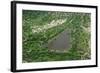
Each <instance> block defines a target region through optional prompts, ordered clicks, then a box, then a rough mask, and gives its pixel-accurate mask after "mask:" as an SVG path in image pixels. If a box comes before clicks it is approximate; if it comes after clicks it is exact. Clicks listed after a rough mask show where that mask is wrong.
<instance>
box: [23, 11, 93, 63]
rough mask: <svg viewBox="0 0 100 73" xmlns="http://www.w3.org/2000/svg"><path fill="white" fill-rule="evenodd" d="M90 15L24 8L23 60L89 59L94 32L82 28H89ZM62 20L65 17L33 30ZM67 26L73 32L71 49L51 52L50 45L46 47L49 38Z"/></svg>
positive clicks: (71, 33)
mask: <svg viewBox="0 0 100 73" xmlns="http://www.w3.org/2000/svg"><path fill="white" fill-rule="evenodd" d="M90 17H91V14H89V13H74V12H53V11H32V10H23V19H22V29H23V31H22V34H23V36H22V39H23V41H22V43H23V62H39V61H58V60H83V59H90V58H91V53H90V52H91V50H90V46H89V43H90V35H91V34H90V32H87V31H85V30H84V29H83V28H82V27H84V28H85V29H87V28H89V27H90V22H91V21H90ZM59 19H66V21H65V22H64V23H63V24H61V25H58V26H56V27H52V28H49V29H47V30H46V31H41V32H39V33H33V32H32V29H33V28H34V27H35V26H44V25H47V24H49V23H50V22H52V21H53V20H55V21H56V20H59ZM65 29H68V30H69V31H70V36H71V38H70V40H71V42H70V44H71V47H70V49H69V51H67V52H66V53H56V52H50V51H49V50H48V48H46V47H44V46H45V44H47V43H48V41H49V40H51V39H52V38H53V37H55V36H56V35H58V34H60V33H61V32H62V31H64V30H65Z"/></svg>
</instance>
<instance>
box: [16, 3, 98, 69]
mask: <svg viewBox="0 0 100 73" xmlns="http://www.w3.org/2000/svg"><path fill="white" fill-rule="evenodd" d="M23 9H24V10H43V11H63V12H86V13H91V60H77V61H56V62H33V63H22V10H23ZM16 13H17V15H16V16H17V21H16V25H17V47H16V49H17V50H16V52H17V57H16V62H17V70H22V69H38V68H52V67H72V66H85V65H95V63H96V62H95V58H96V48H95V47H96V44H95V38H96V36H95V34H96V33H95V31H96V29H95V28H96V26H95V25H96V24H95V23H96V21H95V18H96V16H95V15H96V14H95V13H96V10H95V9H94V8H81V7H67V6H66V7H60V6H45V5H34V4H33V5H28V4H17V12H16Z"/></svg>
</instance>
